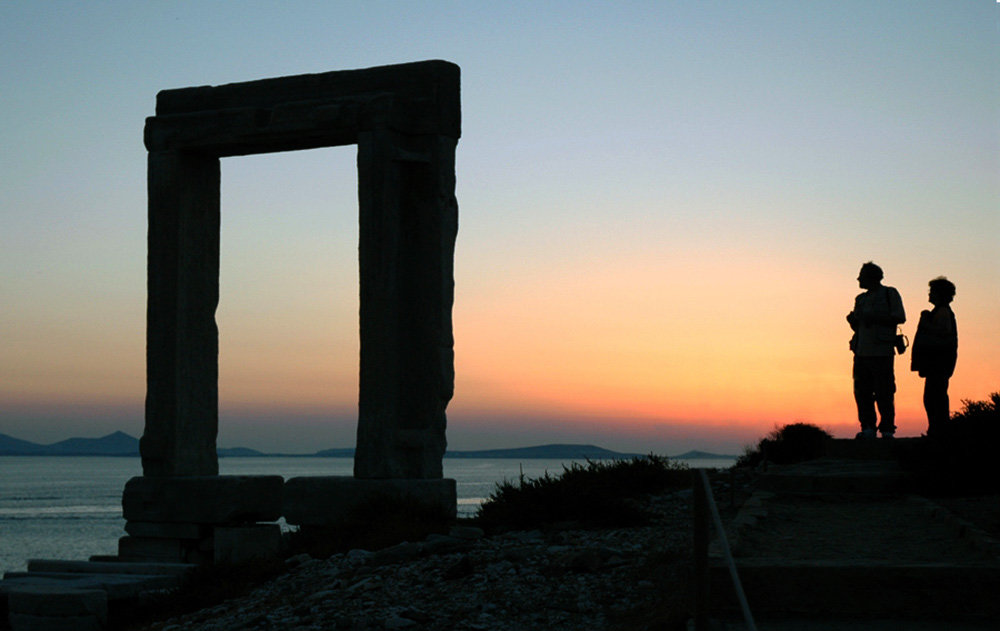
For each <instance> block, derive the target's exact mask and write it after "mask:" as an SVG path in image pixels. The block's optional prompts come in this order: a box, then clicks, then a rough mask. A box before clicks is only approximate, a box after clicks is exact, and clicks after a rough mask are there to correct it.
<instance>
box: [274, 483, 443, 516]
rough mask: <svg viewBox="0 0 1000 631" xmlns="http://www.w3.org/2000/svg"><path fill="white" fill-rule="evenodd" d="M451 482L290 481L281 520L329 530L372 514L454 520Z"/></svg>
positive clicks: (286, 489)
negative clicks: (409, 514) (398, 513)
mask: <svg viewBox="0 0 1000 631" xmlns="http://www.w3.org/2000/svg"><path fill="white" fill-rule="evenodd" d="M457 506H458V504H457V496H456V490H455V480H452V479H447V478H442V479H386V480H376V479H364V478H353V477H348V476H318V477H302V478H291V479H290V480H288V481H287V482H286V483H285V494H284V507H283V512H284V515H285V520H286V521H287V522H288V523H289V524H294V525H298V526H332V525H336V524H338V523H343V522H344V521H345V520H347V519H349V518H351V517H353V516H359V515H363V514H368V513H372V512H381V513H383V514H385V515H391V514H392V511H393V509H398V510H406V511H409V510H419V511H421V513H422V514H423V516H427V515H430V516H435V517H439V518H442V519H454V518H455V514H456V512H457Z"/></svg>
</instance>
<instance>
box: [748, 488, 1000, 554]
mask: <svg viewBox="0 0 1000 631" xmlns="http://www.w3.org/2000/svg"><path fill="white" fill-rule="evenodd" d="M765 505H766V510H767V513H766V516H764V517H763V518H762V519H760V520H758V521H757V523H756V524H754V525H753V526H752V527H750V528H747V529H746V530H744V531H743V532H741V533H740V536H739V539H738V542H739V543H738V545H737V549H736V551H735V553H736V555H737V556H742V557H747V558H763V557H781V558H785V559H802V560H817V561H821V560H822V561H828V560H829V561H845V560H849V559H865V560H872V561H893V562H897V563H935V562H950V563H956V562H958V563H962V564H965V563H972V564H975V563H978V562H980V561H983V560H984V559H983V556H984V555H983V553H982V551H981V550H978V549H977V548H975V547H974V546H973V545H972V544H970V542H969V541H967V540H964V539H961V538H959V536H958V533H957V532H956V529H955V527H954V526H953V525H952V524H951V523H949V522H948V521H947V520H945V519H941V518H939V517H937V516H935V515H933V514H932V510H931V509H932V507H933V506H932V505H931V504H930V503H928V502H926V501H923V500H921V499H920V498H907V497H895V498H885V497H881V498H866V497H863V496H861V497H859V496H853V497H852V496H841V497H836V496H797V497H795V498H788V497H781V496H777V497H774V498H771V499H770V500H768V501H767V502H766V504H765Z"/></svg>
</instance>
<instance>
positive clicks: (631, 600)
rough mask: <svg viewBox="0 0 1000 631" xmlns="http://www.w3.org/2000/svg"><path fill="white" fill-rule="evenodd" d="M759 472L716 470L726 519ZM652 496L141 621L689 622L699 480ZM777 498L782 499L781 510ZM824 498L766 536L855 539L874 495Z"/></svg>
mask: <svg viewBox="0 0 1000 631" xmlns="http://www.w3.org/2000/svg"><path fill="white" fill-rule="evenodd" d="M756 484H757V476H756V474H753V473H749V472H742V473H740V474H738V475H736V474H730V473H723V474H720V475H718V476H716V477H715V479H714V480H713V488H714V495H715V498H716V501H717V503H718V505H719V508H720V510H721V512H722V516H723V520H724V521H728V518H729V517H731V516H732V515H733V514H734V513H735V512H736V509H737V508H738V507H739V505H740V504H741V503H742V502H743V500H745V499H746V497H747V496H749V494H750V493H751V491H752V490H753V489H754V488H755V485H756ZM996 500H997V497H996V496H993V497H983V498H965V499H952V500H935V502H936V503H937V502H940V504H947V505H948V506H947V508H948V509H949V510H951V511H953V512H955V513H956V514H960V516H961V518H963V519H966V520H968V521H970V522H972V523H974V524H976V525H977V526H978V527H980V528H983V529H984V530H987V531H991V530H992V531H995V530H996V529H997V527H998V523H1000V522H998V521H997V517H998V513H997V505H998V504H997V502H996ZM644 505H645V508H647V509H648V511H649V512H650V514H651V515H652V516H653V517H652V520H651V522H650V523H649V524H647V525H644V526H642V527H636V528H618V529H602V530H594V529H585V528H582V527H580V526H579V525H578V524H572V523H565V524H560V525H558V526H556V527H549V528H546V529H545V530H532V531H514V532H507V533H504V534H499V535H495V536H485V535H484V533H483V532H482V531H481V530H479V529H477V528H474V527H470V526H455V527H453V528H452V529H451V531H450V533H449V534H448V535H431V536H430V537H428V538H427V539H425V540H423V541H420V542H405V543H400V544H398V545H395V546H392V547H390V548H386V549H382V550H376V551H367V550H352V551H350V552H348V553H346V554H336V555H333V556H332V557H330V558H326V559H314V558H311V557H309V556H308V555H304V554H303V555H298V556H295V557H292V558H290V559H288V560H287V562H286V571H285V572H283V573H282V574H280V575H279V576H277V577H275V578H273V579H271V580H269V581H267V582H265V583H263V584H261V585H259V586H258V587H256V588H255V589H254V590H253V591H252V592H251V593H249V594H247V595H246V596H243V597H239V598H235V599H231V600H228V601H225V602H223V603H221V604H218V605H216V606H213V607H209V608H206V609H202V610H199V611H195V612H193V613H188V614H185V615H181V616H177V617H173V618H171V619H168V620H161V621H158V622H155V623H151V624H145V625H139V626H133V627H132V629H133V631H182V630H184V631H187V630H189V629H198V630H206V631H216V630H217V631H231V630H232V631H235V630H237V629H240V630H255V629H261V630H265V629H266V630H286V629H287V630H301V631H306V630H324V631H326V630H333V631H336V630H383V629H413V630H414V631H424V630H427V631H432V630H433V631H436V630H445V629H448V630H451V629H455V630H467V631H475V630H482V631H486V630H489V631H507V630H511V631H513V630H518V631H535V630H538V631H542V630H545V631H558V630H560V629H566V630H570V629H572V630H579V629H586V630H588V631H598V630H602V629H608V630H619V629H621V630H624V629H628V630H636V631H638V630H642V629H674V628H681V629H682V628H685V623H686V619H687V617H688V615H689V613H690V609H691V603H690V591H689V590H690V587H691V581H690V577H691V565H690V563H691V544H692V521H691V516H692V507H691V491H690V490H689V489H682V490H677V491H672V492H669V493H665V494H662V495H659V496H655V497H650V498H647V499H645V500H644ZM780 508H781V507H780V506H778V505H775V507H774V510H775V511H776V512H775V513H774V515H775V517H776V518H777V517H780V513H781V511H780ZM815 508H816V510H822V511H827V512H830V511H833V512H834V513H836V515H835V517H837V519H833V518H831V516H830V515H828V514H826V513H824V514H823V516H822V518H817V519H815V520H811V521H810V524H812V525H811V526H810V527H815V528H818V529H819V530H818V531H817V534H816V536H817V537H821V538H822V541H823V542H824V544H823V545H818V544H817V543H816V541H813V540H812V539H810V538H809V537H804V536H802V535H803V531H802V528H803V526H802V524H799V525H798V526H796V530H795V532H793V533H789V536H782V533H781V531H780V529H772V528H769V529H768V531H769V532H770V534H771V535H773V537H768V541H771V543H773V542H774V541H778V542H779V543H780V545H781V546H783V547H782V550H781V552H783V553H786V554H790V550H789V549H788V548H789V547H793V548H794V547H795V545H796V543H795V542H798V545H801V546H805V547H806V548H808V552H810V553H811V554H813V555H815V553H816V551H817V550H823V549H827V548H829V549H839V550H843V549H845V546H843V545H841V544H839V543H837V542H836V541H835V542H834V543H830V541H831V540H832V539H836V538H838V537H839V538H851V537H853V534H852V533H853V532H854V530H853V528H852V527H850V525H849V524H851V523H854V524H856V523H858V522H857V520H858V519H862V517H864V516H865V515H868V518H870V517H871V515H869V514H868V513H870V512H871V510H872V506H871V505H870V504H869V503H867V502H854V503H851V504H850V505H844V504H839V505H836V506H826V505H825V503H820V504H817V506H816V507H815ZM884 508H885V507H883V509H884ZM901 508H902V509H905V510H911V508H910V507H908V506H905V505H901ZM859 511H860V512H859ZM866 511H867V512H866ZM924 512H926V511H924ZM855 513H858V514H855ZM880 518H881V517H880ZM886 518H889V517H886ZM914 519H916V518H914ZM798 520H799V517H796V520H795V521H798ZM831 520H832V521H831ZM844 520H847V522H844ZM921 521H923V520H921ZM842 522H843V523H842ZM931 526H932V527H936V526H933V524H931ZM772 530H774V531H773V532H771V531H772ZM931 534H933V533H931ZM792 535H794V536H792ZM854 538H856V537H854ZM750 539H752V537H750ZM772 540H773V541H772ZM905 540H906V538H899V537H896V538H891V539H889V540H887V541H902V542H903V543H899V544H895V543H894V544H892V545H893V546H896V545H904V544H905ZM747 543H751V542H750V541H749V540H748V541H747V542H744V545H746V544H747ZM758 543H760V542H758ZM765 543H767V541H765V542H764V543H760V545H764V544H765ZM755 545H756V544H755ZM936 547H938V546H936ZM757 552H759V551H757ZM900 554H902V553H900ZM963 554H964V553H963ZM792 556H795V555H794V554H793V555H792ZM893 556H894V557H895V556H896V553H893ZM796 558H798V557H796ZM803 558H806V557H803Z"/></svg>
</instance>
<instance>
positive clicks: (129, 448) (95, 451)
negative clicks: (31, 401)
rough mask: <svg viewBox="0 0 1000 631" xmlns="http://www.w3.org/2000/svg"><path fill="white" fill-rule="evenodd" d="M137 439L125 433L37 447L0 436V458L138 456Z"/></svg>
mask: <svg viewBox="0 0 1000 631" xmlns="http://www.w3.org/2000/svg"><path fill="white" fill-rule="evenodd" d="M138 455H139V439H137V438H133V437H132V436H129V435H128V434H126V433H125V432H114V433H111V434H108V435H107V436H101V437H100V438H67V439H66V440H61V441H59V442H57V443H52V444H51V445H39V444H38V443H32V442H29V441H26V440H21V439H20V438H14V437H13V436H8V435H7V434H0V456H138Z"/></svg>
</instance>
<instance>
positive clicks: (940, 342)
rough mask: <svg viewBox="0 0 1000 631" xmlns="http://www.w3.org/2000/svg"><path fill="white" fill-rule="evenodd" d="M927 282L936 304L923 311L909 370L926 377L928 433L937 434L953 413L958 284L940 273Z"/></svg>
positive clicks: (929, 296) (930, 434)
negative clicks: (950, 391) (951, 385)
mask: <svg viewBox="0 0 1000 631" xmlns="http://www.w3.org/2000/svg"><path fill="white" fill-rule="evenodd" d="M928 285H930V292H929V294H928V296H927V300H928V301H930V303H931V304H932V305H934V308H933V309H932V310H930V311H927V310H924V311H921V312H920V323H919V324H917V333H916V335H914V336H913V355H912V356H911V357H910V370H914V371H916V372H917V374H919V375H920V376H921V377H923V378H924V410H926V411H927V435H928V436H934V435H938V434H940V433H941V431H942V430H943V429H944V428H945V427H946V425H947V423H948V419H949V417H950V412H949V409H948V406H949V402H948V380H949V379H951V376H952V375H953V374H954V373H955V363H956V361H957V360H958V325H957V324H956V323H955V314H954V312H952V310H951V301H952V300H953V299H954V298H955V284H954V283H952V282H951V281H950V280H948V279H947V278H945V277H944V276H941V277H939V278H935V279H934V280H932V281H931V282H929V283H928Z"/></svg>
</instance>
